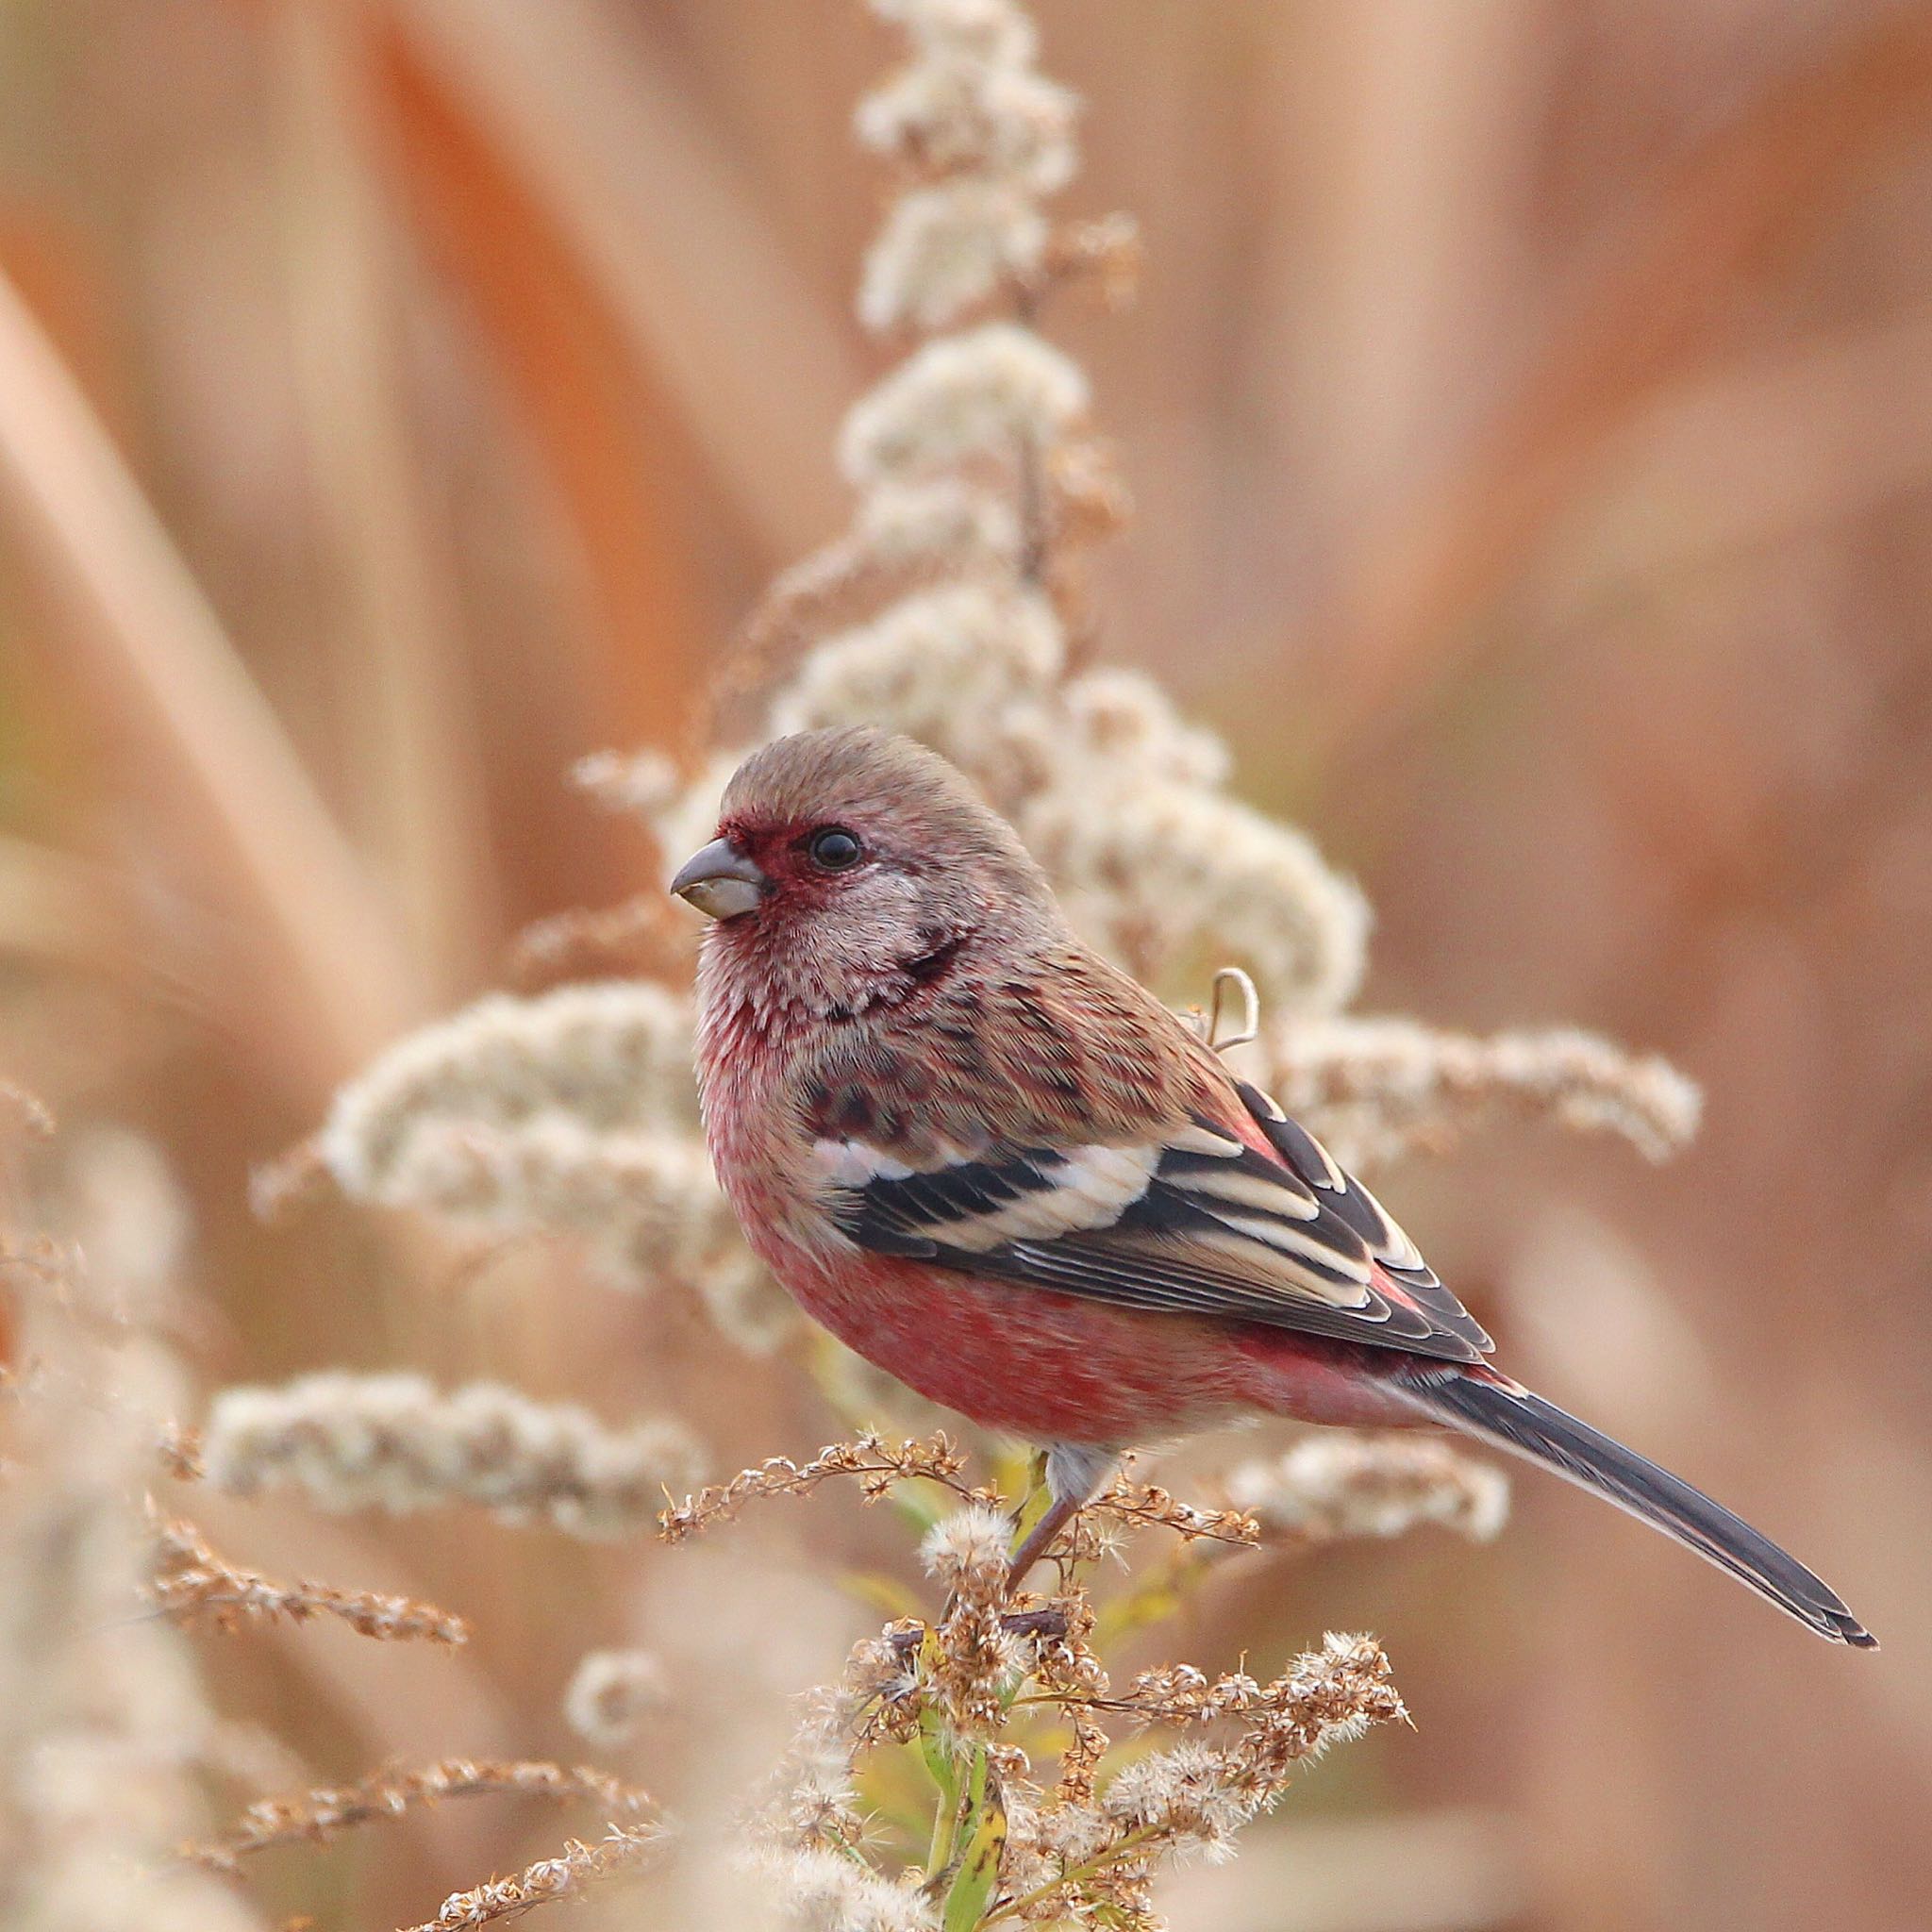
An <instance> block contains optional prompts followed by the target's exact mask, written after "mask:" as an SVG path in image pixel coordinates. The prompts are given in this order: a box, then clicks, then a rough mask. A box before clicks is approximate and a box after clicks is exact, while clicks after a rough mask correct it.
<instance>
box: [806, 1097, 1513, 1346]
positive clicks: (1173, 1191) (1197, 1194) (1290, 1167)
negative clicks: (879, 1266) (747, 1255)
mask: <svg viewBox="0 0 1932 1932" xmlns="http://www.w3.org/2000/svg"><path fill="white" fill-rule="evenodd" d="M1238 1091H1239V1092H1240V1094H1241V1100H1242V1103H1243V1104H1244V1105H1245V1106H1246V1107H1247V1108H1248V1110H1249V1112H1250V1113H1251V1114H1252V1115H1253V1116H1254V1118H1255V1121H1256V1122H1257V1124H1258V1125H1259V1126H1260V1128H1261V1129H1262V1131H1263V1132H1264V1133H1265V1134H1266V1136H1267V1138H1268V1141H1269V1143H1270V1145H1271V1146H1272V1147H1273V1148H1274V1152H1275V1153H1276V1154H1277V1155H1278V1156H1279V1157H1280V1158H1279V1160H1278V1161H1276V1160H1272V1159H1270V1158H1268V1157H1267V1156H1265V1155H1263V1154H1260V1153H1257V1152H1256V1151H1255V1149H1253V1148H1252V1147H1248V1146H1246V1145H1245V1144H1243V1143H1241V1142H1240V1141H1237V1140H1236V1139H1235V1137H1233V1136H1232V1135H1230V1134H1228V1133H1226V1132H1225V1131H1224V1129H1221V1128H1218V1127H1215V1126H1213V1125H1212V1124H1210V1123H1208V1122H1205V1121H1202V1122H1197V1123H1196V1124H1195V1128H1194V1130H1193V1131H1192V1132H1191V1135H1189V1136H1188V1137H1186V1138H1184V1139H1180V1140H1179V1144H1175V1145H1173V1146H1167V1147H1165V1148H1162V1149H1160V1150H1158V1159H1154V1158H1152V1156H1151V1154H1150V1156H1149V1159H1150V1171H1149V1173H1148V1174H1147V1176H1146V1180H1145V1184H1144V1186H1143V1187H1142V1188H1141V1191H1139V1192H1138V1193H1137V1194H1135V1195H1134V1197H1133V1198H1132V1199H1130V1200H1126V1201H1124V1202H1122V1203H1121V1204H1120V1205H1119V1206H1118V1208H1114V1209H1111V1210H1108V1209H1104V1208H1097V1209H1096V1212H1098V1213H1101V1214H1102V1216H1103V1218H1102V1219H1101V1220H1100V1221H1099V1222H1098V1223H1097V1224H1093V1225H1079V1226H1074V1227H1070V1228H1067V1229H1065V1230H1064V1231H1058V1230H1055V1231H1052V1232H1048V1233H1045V1234H1042V1233H1041V1232H1039V1230H1038V1228H1037V1227H1028V1226H1025V1225H1024V1219H1025V1216H1024V1208H1025V1206H1026V1204H1027V1203H1028V1202H1029V1200H1038V1201H1040V1202H1041V1204H1042V1206H1044V1205H1045V1204H1046V1203H1047V1202H1050V1201H1052V1200H1053V1199H1054V1198H1055V1194H1054V1191H1056V1190H1059V1189H1063V1188H1065V1187H1067V1186H1069V1185H1070V1184H1071V1182H1072V1179H1073V1176H1074V1168H1073V1166H1072V1164H1071V1163H1072V1161H1073V1160H1074V1159H1075V1158H1078V1157H1077V1156H1074V1157H1070V1156H1066V1155H1063V1154H1061V1153H1059V1152H1058V1151H1057V1150H1055V1149H1052V1148H1047V1147H1028V1148H1024V1149H1022V1150H1021V1151H1020V1152H1019V1153H1018V1154H1017V1155H1015V1156H1014V1157H1013V1158H1010V1159H1005V1160H994V1161H989V1160H962V1161H954V1162H951V1163H949V1164H947V1165H946V1166H943V1167H939V1168H932V1169H928V1170H925V1171H924V1172H921V1173H916V1174H905V1173H904V1172H903V1171H901V1172H898V1173H896V1174H895V1173H890V1172H889V1173H887V1174H879V1175H877V1176H875V1177H874V1178H873V1179H872V1180H870V1181H868V1182H866V1183H865V1184H864V1185H863V1186H860V1187H844V1188H841V1189H838V1190H837V1191H835V1195H834V1206H833V1211H834V1213H835V1215H836V1217H837V1219H838V1221H839V1223H840V1225H841V1227H842V1228H843V1229H844V1231H845V1232H846V1233H847V1234H848V1235H849V1236H850V1237H851V1238H852V1240H853V1241H857V1242H858V1245H859V1246H861V1247H864V1248H868V1249H871V1250H872V1251H873V1252H874V1253H878V1254H888V1255H895V1256H900V1257H907V1258H912V1259H920V1260H927V1261H931V1262H934V1263H935V1264H937V1265H938V1266H940V1267H944V1268H953V1269H958V1271H960V1272H961V1273H963V1274H981V1275H988V1276H991V1277H994V1278H996V1279H999V1280H1004V1281H1014V1282H1024V1283H1026V1284H1029V1285H1031V1286H1034V1287H1039V1288H1050V1289H1057V1290H1058V1291H1061V1292H1062V1293H1067V1294H1082V1295H1091V1296H1093V1297H1095V1298H1097V1299H1100V1300H1104V1301H1110V1302H1113V1303H1115V1304H1117V1305H1118V1306H1120V1307H1133V1308H1143V1309H1153V1310H1158V1311H1162V1312H1169V1313H1187V1314H1201V1315H1213V1316H1220V1317H1223V1318H1224V1319H1232V1320H1237V1321H1248V1322H1257V1323H1260V1324H1266V1325H1269V1326H1274V1327H1283V1328H1291V1329H1296V1330H1299V1331H1301V1332H1303V1333H1305V1334H1311V1335H1323V1336H1332V1337H1335V1338H1337V1339H1340V1340H1345V1341H1360V1342H1369V1343H1372V1344H1377V1345H1380V1346H1384V1347H1393V1348H1402V1349H1407V1350H1409V1351H1412V1352H1413V1353H1416V1354H1419V1355H1426V1356H1432V1357H1440V1358H1441V1359H1445V1360H1451V1361H1476V1360H1479V1359H1480V1358H1481V1357H1482V1356H1483V1355H1484V1354H1486V1353H1487V1352H1488V1351H1489V1349H1490V1347H1491V1342H1490V1338H1489V1337H1488V1335H1486V1334H1485V1333H1484V1332H1483V1330H1482V1328H1481V1327H1480V1326H1479V1325H1478V1324H1477V1323H1476V1322H1475V1321H1474V1320H1473V1319H1472V1318H1471V1316H1470V1315H1469V1313H1468V1311H1467V1310H1466V1309H1465V1308H1464V1307H1462V1305H1461V1303H1460V1302H1458V1301H1457V1299H1456V1297H1455V1296H1454V1295H1453V1294H1451V1293H1450V1292H1449V1291H1448V1290H1447V1289H1445V1288H1444V1287H1443V1286H1442V1284H1441V1282H1440V1281H1439V1280H1438V1279H1437V1278H1436V1276H1435V1274H1433V1273H1432V1272H1431V1271H1430V1269H1429V1267H1428V1265H1427V1264H1426V1263H1425V1262H1424V1260H1423V1258H1422V1257H1421V1256H1420V1255H1419V1254H1417V1253H1416V1251H1415V1248H1414V1246H1413V1245H1412V1244H1411V1243H1410V1241H1408V1238H1407V1236H1406V1235H1404V1234H1403V1233H1402V1232H1401V1230H1400V1229H1399V1228H1397V1227H1396V1226H1395V1224H1393V1223H1392V1222H1391V1220H1390V1219H1389V1217H1388V1216H1387V1214H1386V1213H1384V1211H1383V1209H1382V1208H1381V1206H1380V1204H1379V1203H1378V1202H1377V1201H1376V1200H1375V1198H1374V1195H1373V1194H1371V1193H1370V1192H1369V1191H1368V1190H1367V1189H1365V1188H1363V1187H1362V1186H1361V1185H1360V1184H1359V1183H1358V1182H1357V1181H1354V1180H1352V1179H1351V1178H1350V1176H1349V1175H1348V1174H1345V1173H1343V1171H1342V1170H1341V1167H1340V1166H1338V1165H1337V1164H1336V1162H1335V1161H1334V1160H1333V1159H1332V1158H1330V1156H1329V1155H1328V1153H1327V1151H1326V1150H1325V1149H1324V1147H1323V1146H1322V1145H1321V1143H1320V1142H1319V1141H1316V1140H1315V1139H1314V1138H1313V1136H1312V1135H1310V1134H1308V1133H1307V1130H1306V1129H1304V1128H1302V1127H1301V1126H1299V1125H1297V1124H1296V1123H1294V1122H1293V1121H1291V1120H1290V1119H1289V1118H1288V1117H1287V1115H1286V1114H1284V1113H1283V1112H1282V1110H1281V1108H1279V1107H1277V1106H1276V1105H1275V1104H1274V1101H1273V1100H1271V1099H1270V1098H1269V1097H1268V1096H1267V1095H1266V1094H1264V1093H1262V1092H1261V1091H1259V1090H1258V1089H1257V1088H1254V1087H1251V1086H1249V1085H1247V1084H1246V1083H1245V1082H1243V1083H1240V1084H1239V1086H1238ZM1002 1213H1006V1214H1008V1218H1009V1220H1010V1219H1011V1218H1012V1216H1013V1215H1015V1214H1017V1215H1018V1216H1019V1218H1020V1220H1021V1222H1022V1223H1023V1225H1020V1226H1018V1227H1016V1228H1015V1230H1014V1231H1013V1232H1012V1233H1011V1235H1010V1237H1009V1238H997V1237H995V1231H994V1229H993V1228H992V1227H991V1226H990V1225H989V1224H990V1222H991V1218H992V1217H994V1216H997V1215H1000V1214H1002ZM975 1231H976V1232H977V1233H978V1235H979V1237H980V1238H979V1239H978V1240H976V1241H969V1240H968V1239H967V1237H968V1236H970V1235H972V1234H973V1233H974V1232H975ZM949 1237H950V1239H949ZM990 1237H993V1238H990ZM1381 1277H1386V1280H1383V1279H1381ZM1388 1288H1393V1289H1394V1290H1396V1291H1397V1292H1395V1293H1391V1292H1387V1291H1386V1289H1388Z"/></svg>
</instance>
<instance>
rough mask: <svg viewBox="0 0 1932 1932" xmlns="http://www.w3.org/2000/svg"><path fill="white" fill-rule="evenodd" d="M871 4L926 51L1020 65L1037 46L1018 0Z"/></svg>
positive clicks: (890, 0) (903, 0)
mask: <svg viewBox="0 0 1932 1932" xmlns="http://www.w3.org/2000/svg"><path fill="white" fill-rule="evenodd" d="M872 10H873V11H874V13H876V14H877V15H878V17H879V18H880V19H881V20H887V21H891V23H892V24H893V25H895V26H899V27H903V28H904V29H905V30H906V32H907V33H908V34H909V35H910V36H911V37H912V39H913V41H914V42H916V43H917V44H918V45H919V46H920V47H921V48H922V49H923V50H924V52H926V53H928V54H951V55H966V56H971V57H972V58H974V59H978V60H987V61H995V62H1000V63H1004V64H1007V65H1011V66H1019V65H1023V64H1024V63H1025V62H1027V61H1029V60H1031V59H1032V58H1033V57H1034V54H1035V53H1036V52H1037V51H1038V42H1037V38H1036V36H1035V33H1034V28H1033V22H1032V20H1031V19H1030V18H1029V17H1028V16H1027V14H1026V12H1025V10H1024V8H1020V7H1018V6H1016V5H1015V4H1014V0H872Z"/></svg>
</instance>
